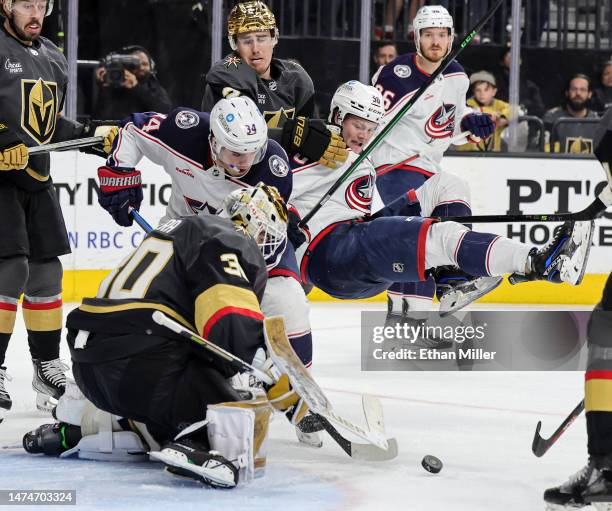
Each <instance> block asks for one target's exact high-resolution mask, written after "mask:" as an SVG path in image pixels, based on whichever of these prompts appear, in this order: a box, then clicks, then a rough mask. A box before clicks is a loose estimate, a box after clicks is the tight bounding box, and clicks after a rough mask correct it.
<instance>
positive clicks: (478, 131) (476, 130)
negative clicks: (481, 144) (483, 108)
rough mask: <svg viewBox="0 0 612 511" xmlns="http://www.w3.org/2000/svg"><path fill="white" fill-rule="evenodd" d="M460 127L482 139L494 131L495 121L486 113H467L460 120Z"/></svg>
mask: <svg viewBox="0 0 612 511" xmlns="http://www.w3.org/2000/svg"><path fill="white" fill-rule="evenodd" d="M461 129H462V130H463V131H469V132H470V133H471V134H472V135H473V136H475V137H478V138H481V139H484V138H488V137H490V136H491V135H492V134H493V132H494V131H495V121H494V120H493V119H492V118H491V116H490V115H488V114H483V113H480V112H479V113H473V114H468V115H466V116H465V117H464V118H463V119H462V120H461Z"/></svg>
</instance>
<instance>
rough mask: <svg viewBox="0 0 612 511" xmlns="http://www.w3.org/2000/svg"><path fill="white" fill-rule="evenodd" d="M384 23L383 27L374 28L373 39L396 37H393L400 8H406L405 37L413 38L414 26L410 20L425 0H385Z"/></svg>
mask: <svg viewBox="0 0 612 511" xmlns="http://www.w3.org/2000/svg"><path fill="white" fill-rule="evenodd" d="M384 4H385V23H384V27H375V28H374V39H376V40H380V39H397V38H396V37H395V28H396V25H397V19H398V18H399V16H400V14H401V12H402V9H403V8H404V7H406V8H407V9H408V19H407V22H408V27H407V29H406V37H407V38H408V39H414V28H413V27H412V20H413V19H414V17H415V16H416V12H417V10H418V9H419V8H420V7H422V6H423V5H425V0H385V2H384Z"/></svg>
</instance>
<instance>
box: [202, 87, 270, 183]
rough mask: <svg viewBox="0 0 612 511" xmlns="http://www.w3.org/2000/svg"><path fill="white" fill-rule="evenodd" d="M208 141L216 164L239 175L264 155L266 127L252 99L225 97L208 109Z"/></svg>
mask: <svg viewBox="0 0 612 511" xmlns="http://www.w3.org/2000/svg"><path fill="white" fill-rule="evenodd" d="M209 141H210V148H211V152H212V156H213V160H214V161H215V164H217V165H220V166H222V167H223V168H224V169H225V170H227V171H228V172H229V174H231V175H232V176H234V177H242V176H244V175H245V174H246V173H247V172H248V171H249V170H250V168H251V167H252V166H253V165H256V164H257V163H259V162H260V161H261V160H262V159H263V157H264V155H265V154H266V150H267V148H268V126H267V124H266V121H265V119H264V117H263V115H261V112H260V111H259V109H258V108H257V105H256V104H255V103H254V102H253V100H252V99H251V98H248V97H246V96H238V97H236V98H224V99H221V100H219V101H218V102H217V103H216V104H215V106H214V107H213V109H212V111H211V112H210V136H209ZM232 154H233V156H232ZM241 156H242V158H241ZM237 158H238V159H242V160H243V163H242V164H240V163H237V161H236V159H237ZM232 160H233V161H232Z"/></svg>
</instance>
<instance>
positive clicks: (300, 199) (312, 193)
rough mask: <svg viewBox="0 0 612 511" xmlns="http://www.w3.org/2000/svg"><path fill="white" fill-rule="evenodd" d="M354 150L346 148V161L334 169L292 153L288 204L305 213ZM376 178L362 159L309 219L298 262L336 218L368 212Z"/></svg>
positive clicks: (350, 160) (353, 155)
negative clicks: (301, 159)
mask: <svg viewBox="0 0 612 511" xmlns="http://www.w3.org/2000/svg"><path fill="white" fill-rule="evenodd" d="M357 156H358V155H357V154H356V153H354V152H352V151H349V157H348V159H347V160H346V162H345V163H344V164H343V165H342V166H341V167H339V168H337V169H333V170H332V169H330V168H329V167H326V166H324V165H321V164H319V163H316V162H315V163H307V164H303V163H304V162H301V163H302V165H301V166H300V165H299V163H300V162H299V160H298V159H297V157H295V158H294V159H293V160H292V161H291V164H292V167H293V193H292V194H291V199H290V201H289V202H290V207H291V208H292V209H294V210H296V211H297V213H298V214H299V216H300V217H302V218H303V217H304V216H306V215H307V214H308V213H309V212H310V211H311V210H312V208H313V207H314V206H315V205H316V204H317V203H318V202H319V200H320V199H321V198H322V197H323V195H325V193H326V192H327V191H328V190H329V188H330V187H331V186H332V185H333V184H334V183H335V182H336V180H337V179H338V177H340V175H342V173H343V172H344V171H345V170H346V169H348V168H349V166H350V165H351V164H352V163H353V162H354V161H355V160H356V159H357ZM375 180H376V172H375V171H374V167H372V165H370V164H369V163H368V162H367V160H366V161H364V162H363V163H362V164H361V165H360V166H359V167H358V168H357V169H356V170H355V171H354V172H353V173H352V174H351V176H350V177H349V178H348V179H347V180H346V181H345V182H344V183H343V184H342V186H340V188H339V189H338V190H336V192H335V193H334V194H333V195H332V196H331V198H330V199H329V200H328V201H327V202H326V203H325V205H324V206H323V207H322V208H321V209H320V210H319V211H318V212H317V214H316V215H314V216H313V217H312V219H311V220H310V221H309V222H308V238H309V239H308V242H307V243H304V244H302V245H301V246H300V247H299V248H298V249H297V251H296V256H297V260H298V264H300V261H301V260H302V257H303V255H304V252H305V251H306V249H307V248H308V246H309V245H310V244H311V242H313V241H314V240H316V239H317V237H318V236H319V235H321V236H323V235H324V234H325V232H326V231H328V230H329V229H330V228H331V226H334V225H336V224H337V223H338V222H343V221H350V220H356V219H359V218H362V217H364V216H366V215H369V214H370V211H371V206H372V195H373V191H374V185H375Z"/></svg>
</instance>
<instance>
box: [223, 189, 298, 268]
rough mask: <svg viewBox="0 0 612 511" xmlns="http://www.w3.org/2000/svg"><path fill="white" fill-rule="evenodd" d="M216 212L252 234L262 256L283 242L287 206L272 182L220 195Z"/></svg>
mask: <svg viewBox="0 0 612 511" xmlns="http://www.w3.org/2000/svg"><path fill="white" fill-rule="evenodd" d="M220 216H222V217H225V218H229V219H230V220H232V222H234V223H235V224H236V225H237V226H239V227H241V228H242V229H243V230H244V232H245V233H246V234H248V235H249V236H250V237H251V238H253V239H254V240H255V242H256V243H257V245H258V246H259V249H260V250H261V253H262V255H263V256H264V259H267V258H268V257H270V256H272V255H274V253H275V252H276V251H277V249H278V248H279V247H280V246H281V245H283V244H284V243H286V242H287V207H286V206H285V201H284V200H283V198H282V197H281V196H280V194H279V193H278V190H277V189H276V188H275V187H274V186H268V185H265V184H264V183H258V184H257V186H254V187H251V188H239V189H238V190H234V191H233V192H231V193H230V194H229V195H228V196H227V197H226V198H225V199H224V201H223V210H222V211H221V213H220Z"/></svg>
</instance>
